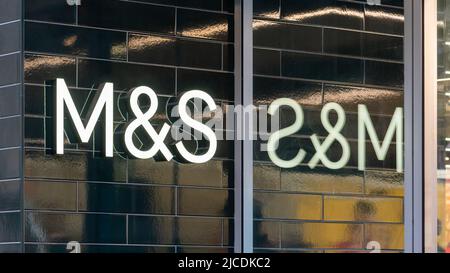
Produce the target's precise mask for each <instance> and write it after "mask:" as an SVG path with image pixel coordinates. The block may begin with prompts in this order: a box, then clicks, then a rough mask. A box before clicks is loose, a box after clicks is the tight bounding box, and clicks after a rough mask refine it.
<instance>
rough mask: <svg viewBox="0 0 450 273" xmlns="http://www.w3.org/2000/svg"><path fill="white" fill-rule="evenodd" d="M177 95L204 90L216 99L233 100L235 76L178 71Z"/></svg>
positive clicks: (219, 73) (186, 70)
mask: <svg viewBox="0 0 450 273" xmlns="http://www.w3.org/2000/svg"><path fill="white" fill-rule="evenodd" d="M177 83H178V84H177V87H178V90H177V94H181V93H183V92H186V91H190V90H202V91H205V92H207V93H208V94H210V95H211V96H212V97H213V98H215V99H225V100H233V98H234V75H233V74H232V73H222V72H209V71H197V70H188V69H178V75H177Z"/></svg>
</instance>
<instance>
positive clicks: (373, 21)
mask: <svg viewBox="0 0 450 273" xmlns="http://www.w3.org/2000/svg"><path fill="white" fill-rule="evenodd" d="M364 14H365V29H366V30H367V31H374V32H379V33H389V34H396V35H403V33H404V23H405V18H404V15H403V10H402V9H397V8H388V7H380V6H368V5H366V7H365V12H364Z"/></svg>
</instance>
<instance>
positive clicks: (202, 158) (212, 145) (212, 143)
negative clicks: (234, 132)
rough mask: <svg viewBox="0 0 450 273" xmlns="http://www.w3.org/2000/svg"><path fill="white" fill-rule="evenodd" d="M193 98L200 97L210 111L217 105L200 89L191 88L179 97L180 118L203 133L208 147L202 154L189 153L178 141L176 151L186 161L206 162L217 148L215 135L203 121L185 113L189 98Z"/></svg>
mask: <svg viewBox="0 0 450 273" xmlns="http://www.w3.org/2000/svg"><path fill="white" fill-rule="evenodd" d="M193 98H200V99H202V100H203V101H204V102H206V104H207V105H208V107H209V109H210V111H215V110H216V108H217V105H216V103H215V102H214V100H213V98H211V96H210V95H208V94H207V93H205V92H203V91H200V90H192V91H189V92H186V93H184V94H183V96H181V98H180V102H179V107H178V109H179V110H178V111H179V113H180V118H181V120H182V121H183V122H184V123H185V124H186V125H187V126H189V127H191V128H192V129H194V130H197V131H199V132H202V133H203V134H204V135H205V137H206V138H207V139H208V140H209V149H208V151H207V152H206V153H205V154H203V155H194V154H191V153H190V152H189V151H188V150H187V149H186V147H185V146H184V144H183V142H181V141H180V142H178V143H177V144H176V145H175V146H176V147H177V149H178V151H179V152H180V154H181V156H182V157H183V158H184V159H186V160H187V161H189V162H192V163H198V164H200V163H205V162H208V161H209V160H210V159H212V158H213V156H214V155H215V153H216V150H217V137H216V134H215V133H214V131H213V130H212V129H211V128H209V127H208V126H206V125H204V124H203V123H201V122H198V121H196V120H195V119H193V118H191V117H190V116H189V114H188V113H187V104H188V102H189V100H191V99H193Z"/></svg>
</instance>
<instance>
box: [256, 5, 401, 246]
mask: <svg viewBox="0 0 450 273" xmlns="http://www.w3.org/2000/svg"><path fill="white" fill-rule="evenodd" d="M253 3H254V21H253V31H254V32H253V34H254V103H255V105H258V106H261V107H262V108H260V109H259V112H260V116H259V119H260V121H261V119H263V117H265V116H267V106H268V105H270V104H272V107H273V109H272V110H273V111H271V110H270V107H269V113H270V114H274V113H275V112H276V113H277V114H278V117H277V118H275V121H278V123H279V124H278V125H279V127H275V126H274V123H273V122H272V123H271V126H268V127H269V128H270V127H271V129H272V130H266V129H265V127H261V126H260V125H259V126H260V127H258V128H259V129H258V132H259V136H258V141H256V142H255V145H254V202H253V204H254V246H255V251H257V252H290V251H292V252H367V251H375V252H377V251H383V252H401V251H402V250H403V247H404V244H403V233H404V226H403V211H404V208H403V194H404V181H403V168H402V160H403V152H402V146H403V145H402V141H403V137H402V134H403V129H402V123H403V117H402V113H403V111H402V107H403V94H404V92H403V86H404V75H403V73H404V65H403V46H404V44H403V43H404V38H403V35H404V32H403V29H404V18H403V1H383V0H381V1H367V2H366V1H343V0H336V1H331V0H315V1H298V0H282V1H280V0H270V1H258V0H254V2H253ZM280 98H287V99H289V100H283V101H280V100H279V99H280ZM277 105H279V107H277ZM264 106H265V109H266V110H264ZM275 110H276V111H275ZM264 111H265V112H264ZM261 113H262V114H261ZM264 113H265V114H264ZM269 116H270V115H269ZM270 117H272V116H270ZM263 123H264V122H263ZM372 125H373V126H372ZM359 127H361V128H362V130H360V132H359V133H358V128H359ZM276 128H279V129H282V128H289V129H288V131H283V133H285V134H283V135H282V137H280V134H282V133H281V132H280V133H278V134H274V133H275V131H277V130H276ZM267 131H269V133H268V132H267ZM361 132H362V133H361ZM388 132H389V133H388ZM269 135H272V137H273V136H274V135H275V140H278V139H277V138H276V136H278V138H280V139H279V141H275V140H274V138H272V139H271V138H270V137H269ZM375 135H376V136H378V140H377V139H376V138H375V137H374V136H375ZM385 136H387V137H386V138H385ZM383 139H385V143H386V144H385V145H381V142H383ZM271 143H272V144H273V143H275V144H274V145H271ZM276 144H278V145H276ZM271 147H275V148H274V149H272V150H271ZM302 153H303V154H302Z"/></svg>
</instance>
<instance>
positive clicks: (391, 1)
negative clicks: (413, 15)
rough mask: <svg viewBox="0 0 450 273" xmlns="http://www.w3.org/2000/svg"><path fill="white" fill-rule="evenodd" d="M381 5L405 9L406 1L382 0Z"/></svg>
mask: <svg viewBox="0 0 450 273" xmlns="http://www.w3.org/2000/svg"><path fill="white" fill-rule="evenodd" d="M381 4H383V5H390V6H397V7H401V8H403V5H404V0H381Z"/></svg>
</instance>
